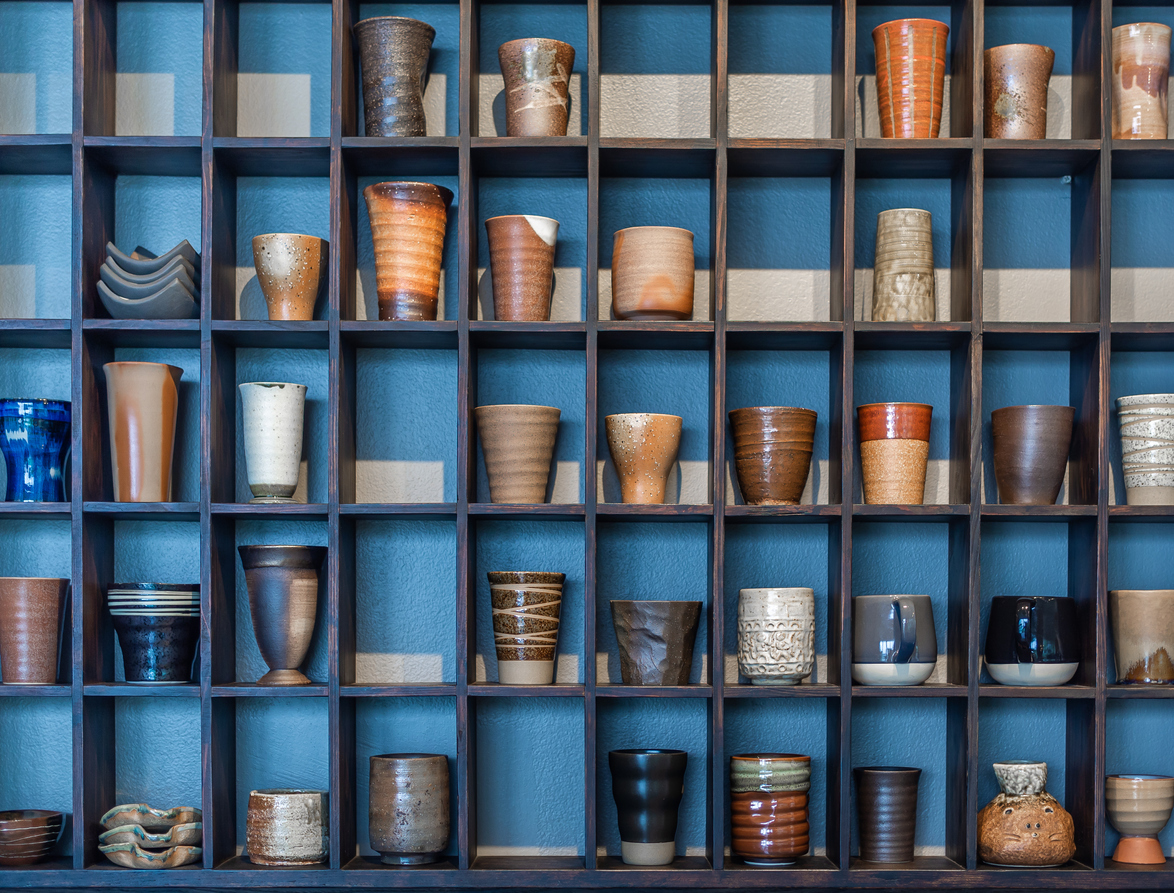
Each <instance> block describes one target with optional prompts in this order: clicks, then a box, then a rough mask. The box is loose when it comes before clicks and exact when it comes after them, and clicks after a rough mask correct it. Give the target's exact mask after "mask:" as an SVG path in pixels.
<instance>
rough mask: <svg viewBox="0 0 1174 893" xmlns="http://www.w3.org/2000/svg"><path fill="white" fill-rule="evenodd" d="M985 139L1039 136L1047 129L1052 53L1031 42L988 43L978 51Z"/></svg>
mask: <svg viewBox="0 0 1174 893" xmlns="http://www.w3.org/2000/svg"><path fill="white" fill-rule="evenodd" d="M982 61H983V85H984V97H985V102H984V104H983V111H982V117H983V122H984V125H985V130H986V138H987V139H988V140H1042V139H1043V138H1044V137H1046V136H1047V133H1048V81H1049V80H1050V79H1051V77H1052V63H1054V62H1055V61H1056V54H1055V52H1053V51H1052V50H1051V49H1049V48H1048V47H1044V46H1039V45H1038V44H1034V43H1012V44H1007V45H1006V46H1001V47H991V48H990V49H989V50H987V51H986V52H985V53H983V54H982Z"/></svg>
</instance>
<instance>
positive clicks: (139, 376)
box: [102, 362, 183, 502]
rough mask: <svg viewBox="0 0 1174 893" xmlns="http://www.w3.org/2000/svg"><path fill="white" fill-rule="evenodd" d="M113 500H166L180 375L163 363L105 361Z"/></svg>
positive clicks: (173, 451)
mask: <svg viewBox="0 0 1174 893" xmlns="http://www.w3.org/2000/svg"><path fill="white" fill-rule="evenodd" d="M102 371H104V372H105V373H106V403H107V431H108V433H109V436H110V464H111V466H112V468H111V471H112V474H113V478H114V501H115V502H170V501H171V464H172V458H173V456H174V453H175V422H176V419H177V418H178V416H179V380H180V378H181V377H182V376H183V370H182V369H180V368H179V367H178V366H168V365H167V364H166V363H130V362H118V363H106V364H105V365H104V366H103V367H102Z"/></svg>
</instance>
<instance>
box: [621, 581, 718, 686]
mask: <svg viewBox="0 0 1174 893" xmlns="http://www.w3.org/2000/svg"><path fill="white" fill-rule="evenodd" d="M700 619H701V602H685V601H627V600H623V599H612V602H611V622H612V625H613V626H614V627H615V633H616V645H617V647H618V648H619V652H620V678H621V679H622V680H623V682H624V685H688V684H689V672H690V670H692V669H693V644H694V642H696V641H697V624H698V621H699V620H700Z"/></svg>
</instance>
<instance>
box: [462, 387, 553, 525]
mask: <svg viewBox="0 0 1174 893" xmlns="http://www.w3.org/2000/svg"><path fill="white" fill-rule="evenodd" d="M560 415H562V413H561V412H560V411H559V410H558V409H557V408H555V407H553V406H527V405H522V404H504V405H500V406H478V407H477V408H476V409H474V410H473V417H474V419H475V420H476V422H477V433H478V435H480V437H481V451H482V453H484V455H485V472H486V474H487V475H488V476H489V498H490V500H491V501H492V502H505V503H525V504H530V505H537V504H539V503H543V502H546V484H547V481H548V480H549V479H550V462H551V459H552V458H553V457H554V442H555V440H556V439H557V437H558V420H559V416H560Z"/></svg>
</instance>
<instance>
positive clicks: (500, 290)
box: [485, 214, 558, 322]
mask: <svg viewBox="0 0 1174 893" xmlns="http://www.w3.org/2000/svg"><path fill="white" fill-rule="evenodd" d="M485 233H486V235H487V236H488V237H489V275H490V278H491V279H492V281H493V318H494V319H499V320H509V321H513V322H544V321H546V320H549V319H550V295H551V289H552V288H553V287H554V246H555V240H556V239H557V237H558V221H557V220H552V219H551V218H549V217H535V216H533V215H531V214H510V215H508V216H506V217H490V218H489V219H488V220H486V221H485Z"/></svg>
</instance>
